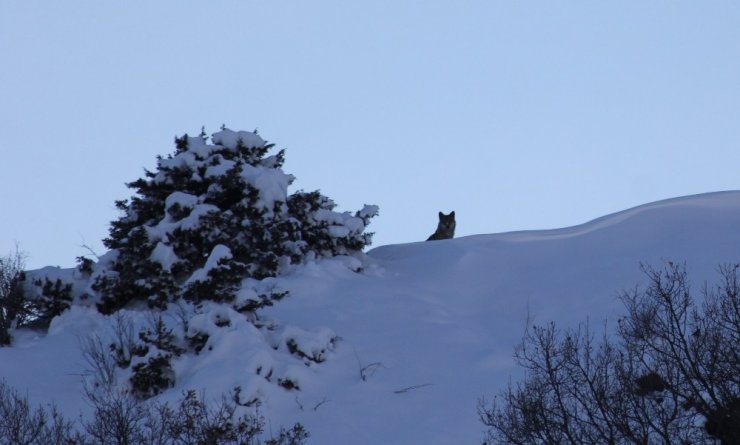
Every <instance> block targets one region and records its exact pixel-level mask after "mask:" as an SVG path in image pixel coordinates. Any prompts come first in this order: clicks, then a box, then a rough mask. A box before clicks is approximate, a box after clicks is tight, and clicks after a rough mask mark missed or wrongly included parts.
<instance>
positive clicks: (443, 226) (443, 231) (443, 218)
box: [427, 211, 455, 241]
mask: <svg viewBox="0 0 740 445" xmlns="http://www.w3.org/2000/svg"><path fill="white" fill-rule="evenodd" d="M454 236H455V212H454V211H453V212H450V214H449V215H445V214H444V213H442V212H439V224H437V231H436V232H434V233H433V234H432V236H430V237H429V238H427V241H432V240H440V239H450V238H453V237H454Z"/></svg>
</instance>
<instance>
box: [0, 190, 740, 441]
mask: <svg viewBox="0 0 740 445" xmlns="http://www.w3.org/2000/svg"><path fill="white" fill-rule="evenodd" d="M458 218H459V219H460V221H458V223H459V224H464V223H465V216H464V215H459V216H458ZM739 228H740V192H736V191H733V192H719V193H711V194H704V195H696V196H689V197H683V198H676V199H671V200H666V201H661V202H657V203H652V204H647V205H643V206H640V207H636V208H633V209H629V210H626V211H623V212H619V213H615V214H613V215H609V216H605V217H603V218H599V219H597V220H594V221H591V222H588V223H586V224H583V225H580V226H575V227H569V228H564V229H557V230H547V231H527V232H511V233H502V234H492V235H477V236H470V237H465V238H459V239H454V240H446V241H435V242H417V243H410V244H403V245H391V246H382V247H379V248H376V249H374V250H372V251H370V252H369V253H368V255H367V256H366V258H364V259H363V264H362V266H363V270H362V272H360V273H357V272H353V268H355V266H357V264H356V260H355V259H351V258H335V259H331V260H325V261H322V262H318V263H310V264H307V265H305V266H301V267H298V268H296V269H295V270H294V271H292V272H291V273H290V274H289V275H288V276H286V277H284V278H281V279H280V285H281V286H282V287H285V288H287V289H289V290H290V292H291V296H290V297H289V298H287V299H285V300H284V301H282V302H280V303H279V304H277V305H276V306H274V307H273V308H269V309H268V310H266V311H265V312H264V315H265V316H266V317H268V318H270V319H273V320H275V322H276V323H277V324H278V325H279V326H280V328H279V329H277V330H276V331H275V332H274V334H273V335H275V336H280V337H281V338H283V339H284V338H287V337H291V338H293V337H294V338H299V339H303V340H302V342H303V344H306V342H310V341H312V339H313V340H314V341H318V343H317V344H316V345H315V347H316V348H317V349H320V348H322V347H323V346H325V345H326V339H328V338H331V337H333V335H338V336H339V337H341V340H340V341H339V342H338V343H337V344H336V346H335V347H334V349H333V350H331V351H329V352H327V360H326V361H325V362H323V363H320V364H312V365H311V366H305V365H304V364H303V363H302V362H301V361H300V360H293V361H290V360H288V361H286V360H284V359H283V358H282V356H281V355H279V354H278V352H279V351H274V350H272V349H271V348H266V347H265V346H264V344H265V342H264V341H258V340H255V339H259V338H260V335H264V334H260V333H253V334H254V335H252V334H249V335H247V334H245V333H247V332H248V331H249V329H250V326H251V325H249V324H248V323H245V326H241V325H237V324H235V325H234V327H233V329H231V330H229V331H226V332H225V333H224V334H223V335H222V336H221V337H220V338H219V339H218V342H217V343H216V344H215V345H214V346H215V347H214V348H213V349H212V350H210V351H207V352H205V353H203V354H202V355H200V356H198V357H199V358H197V359H195V358H192V357H191V358H185V359H183V360H181V361H180V362H178V363H177V364H176V367H177V370H178V387H177V388H175V389H174V390H171V391H169V392H168V393H167V394H165V395H164V396H162V397H163V398H164V399H174V398H176V397H177V396H178V395H179V394H180V391H181V390H182V389H184V388H189V387H194V388H202V389H205V390H206V391H207V395H210V396H213V397H216V396H218V395H219V394H221V393H222V392H228V391H229V390H231V389H232V388H233V387H234V386H235V385H240V386H242V388H243V389H244V393H252V394H254V393H257V394H260V395H262V397H263V398H264V403H263V405H262V407H261V408H260V409H261V411H262V413H263V414H265V416H266V417H267V418H268V419H270V421H271V422H272V425H273V427H274V428H277V426H279V425H281V424H286V425H287V424H291V423H292V422H295V421H300V422H302V423H303V424H304V425H305V426H306V427H307V428H308V430H309V431H310V432H311V434H312V438H311V440H310V441H309V443H314V444H380V443H383V444H422V443H423V444H461V443H478V442H479V441H480V438H481V437H482V435H481V431H482V429H483V427H482V425H481V424H479V423H478V420H477V416H476V403H477V400H478V399H479V398H480V397H482V396H488V397H490V396H492V395H494V394H496V393H497V392H498V391H499V390H501V389H503V388H504V387H505V386H506V384H507V383H508V381H509V380H510V379H512V378H513V379H516V378H517V377H518V375H519V370H518V369H517V368H516V367H515V366H514V363H513V361H512V358H511V355H512V351H513V348H514V345H515V344H516V343H517V342H518V341H519V339H520V338H521V334H522V332H523V330H524V327H525V323H526V320H527V318H528V317H529V318H530V319H531V320H533V322H534V323H545V322H548V321H551V320H554V321H556V322H557V323H558V324H559V325H560V326H563V327H566V326H574V325H576V324H577V323H579V322H585V321H586V320H589V321H590V323H591V325H592V326H593V327H596V328H600V327H601V326H603V321H604V320H605V319H607V318H608V319H609V320H612V322H611V324H612V325H613V320H614V317H616V316H617V315H619V314H620V313H621V303H620V302H619V299H618V296H619V293H620V292H621V291H623V290H626V289H631V288H634V286H635V285H637V284H639V283H640V282H641V281H642V280H643V276H642V273H641V272H640V268H639V265H640V262H646V263H650V264H653V265H657V266H659V265H660V264H661V262H662V261H664V260H674V261H686V263H687V265H688V269H689V272H690V274H691V278H692V279H693V283H694V285H695V287H697V289H698V288H699V286H700V285H702V284H703V282H704V281H705V280H707V281H709V282H712V281H714V280H715V279H716V278H717V277H718V274H717V272H716V269H717V265H718V264H720V263H725V262H740V230H738V229H739ZM419 238H420V239H422V238H424V234H423V233H420V234H419ZM348 266H352V267H348ZM108 324H109V320H107V319H106V318H105V317H103V316H101V315H99V314H97V313H95V312H94V311H92V310H89V309H82V308H75V309H73V310H71V311H69V312H68V313H65V314H63V315H62V316H61V317H58V318H57V319H55V320H54V323H53V325H52V328H51V330H50V332H49V334H48V335H46V336H39V335H38V334H35V333H31V332H22V333H19V336H18V341H17V346H16V347H13V348H5V349H0V378H5V379H6V380H7V381H8V383H9V384H11V385H12V386H15V387H16V388H17V389H19V390H20V391H21V392H23V393H27V394H28V396H29V397H30V398H31V400H32V401H34V402H46V401H51V400H54V401H56V403H57V404H59V405H60V406H62V407H63V408H64V409H65V410H66V411H67V412H68V413H70V414H71V415H74V414H76V413H77V412H79V411H82V412H83V413H84V412H86V410H87V409H88V408H87V406H86V404H85V403H84V401H83V400H82V398H81V396H80V388H81V386H80V374H81V373H83V371H84V369H85V364H84V362H83V360H82V358H81V356H80V353H79V348H78V341H79V338H81V337H82V338H84V336H86V335H89V334H90V333H91V332H104V331H105V329H106V326H107V325H108ZM250 335H251V336H250ZM317 339H318V340H317ZM322 339H323V340H322ZM268 340H269V339H268ZM268 343H269V341H268ZM308 347H309V348H310V347H311V346H310V344H309V346H308ZM270 366H272V367H274V369H275V372H276V373H278V374H281V375H285V376H290V377H291V378H293V379H294V380H295V381H297V382H298V383H299V384H300V387H301V389H300V391H287V390H285V389H283V388H279V387H277V386H276V385H275V384H274V383H271V382H268V381H267V379H265V378H264V369H263V370H262V373H261V374H257V373H256V371H255V368H257V367H261V368H264V367H270ZM363 377H364V378H363Z"/></svg>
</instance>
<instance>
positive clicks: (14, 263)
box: [0, 249, 28, 347]
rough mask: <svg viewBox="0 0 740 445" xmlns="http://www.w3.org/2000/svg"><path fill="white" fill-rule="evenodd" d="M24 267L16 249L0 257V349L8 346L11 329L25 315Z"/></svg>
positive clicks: (21, 257) (21, 255)
mask: <svg viewBox="0 0 740 445" xmlns="http://www.w3.org/2000/svg"><path fill="white" fill-rule="evenodd" d="M24 265H25V263H24V260H23V254H21V253H20V252H19V251H18V250H17V249H16V251H15V252H14V253H10V254H8V255H6V256H4V257H0V347H2V346H8V345H10V343H11V341H12V331H13V329H14V328H15V327H16V325H17V324H18V323H19V322H22V321H23V320H24V319H25V318H26V315H27V309H28V308H27V305H26V301H25V299H24V296H23V290H22V288H21V283H22V282H23V280H24V279H25V277H24V273H23V269H24Z"/></svg>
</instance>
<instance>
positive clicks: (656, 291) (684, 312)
mask: <svg viewBox="0 0 740 445" xmlns="http://www.w3.org/2000/svg"><path fill="white" fill-rule="evenodd" d="M738 267H739V266H737V265H733V266H723V267H721V268H720V270H721V277H722V279H721V282H720V284H719V285H717V286H716V287H714V288H707V287H705V288H704V291H703V298H702V299H701V303H696V302H695V301H694V299H693V298H692V297H691V289H690V286H689V283H688V277H687V273H686V269H685V266H683V265H677V264H674V263H668V264H667V265H666V266H665V268H664V269H660V270H656V269H653V268H650V267H643V270H644V271H645V274H646V276H647V279H648V286H647V287H646V288H645V289H644V290H642V291H641V290H634V291H631V292H627V293H624V294H623V296H622V299H623V301H624V303H625V306H626V308H627V315H626V316H625V317H623V318H622V319H621V320H620V322H619V326H618V331H617V338H616V339H614V340H612V339H611V338H609V337H608V335H606V334H605V335H604V337H603V338H602V339H601V340H600V341H599V342H596V341H594V337H593V335H592V334H591V333H590V332H589V330H588V329H587V328H586V329H583V328H581V329H578V330H576V331H566V332H562V331H560V330H558V329H557V328H556V327H555V325H554V324H550V325H547V326H544V327H538V326H534V327H531V328H529V329H528V330H527V333H526V335H525V337H524V340H523V341H522V344H521V345H520V346H519V347H518V348H517V350H516V352H515V358H516V359H517V361H518V363H519V364H520V365H521V366H522V367H524V369H525V373H526V377H525V379H524V381H523V382H520V383H517V384H516V385H510V386H509V388H508V390H507V391H505V392H503V393H501V394H500V395H499V396H497V397H496V398H495V399H494V400H493V402H492V403H487V402H485V401H481V403H480V405H479V414H480V417H481V420H482V422H483V423H484V424H485V425H486V426H488V427H489V430H488V432H487V437H486V443H512V444H652V443H666V444H669V443H676V444H690V443H691V444H693V443H711V442H712V441H715V442H719V443H721V444H723V445H730V444H738V443H740V402H739V401H740V296H739V295H740V292H738V290H740V283H739V281H738Z"/></svg>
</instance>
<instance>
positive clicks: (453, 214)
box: [450, 210, 455, 218]
mask: <svg viewBox="0 0 740 445" xmlns="http://www.w3.org/2000/svg"><path fill="white" fill-rule="evenodd" d="M450 216H451V217H453V218H454V217H455V211H454V210H453V211H452V212H450Z"/></svg>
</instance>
